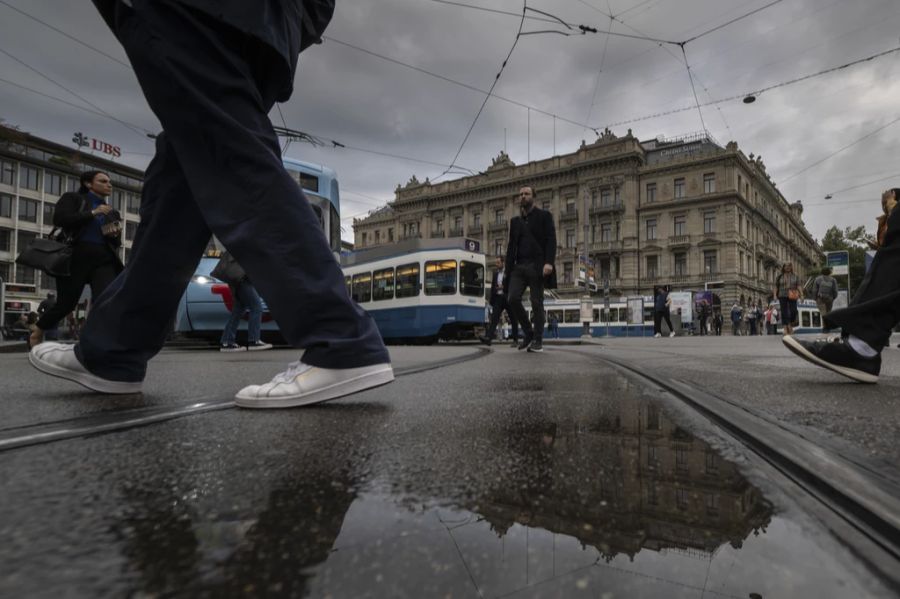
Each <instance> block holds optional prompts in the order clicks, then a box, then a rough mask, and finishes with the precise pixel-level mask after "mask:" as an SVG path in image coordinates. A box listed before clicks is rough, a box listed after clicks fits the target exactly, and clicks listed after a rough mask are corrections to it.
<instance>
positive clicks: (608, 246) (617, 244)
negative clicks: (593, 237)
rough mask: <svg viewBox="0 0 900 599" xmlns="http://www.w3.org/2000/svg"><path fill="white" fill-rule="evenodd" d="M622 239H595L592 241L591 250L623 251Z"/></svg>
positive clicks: (607, 252)
mask: <svg viewBox="0 0 900 599" xmlns="http://www.w3.org/2000/svg"><path fill="white" fill-rule="evenodd" d="M622 247H623V244H622V241H593V242H591V252H594V253H602V254H609V253H621V252H622Z"/></svg>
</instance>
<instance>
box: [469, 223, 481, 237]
mask: <svg viewBox="0 0 900 599" xmlns="http://www.w3.org/2000/svg"><path fill="white" fill-rule="evenodd" d="M466 231H467V233H468V234H469V235H481V233H482V231H484V227H483V226H482V225H469V228H468V229H466Z"/></svg>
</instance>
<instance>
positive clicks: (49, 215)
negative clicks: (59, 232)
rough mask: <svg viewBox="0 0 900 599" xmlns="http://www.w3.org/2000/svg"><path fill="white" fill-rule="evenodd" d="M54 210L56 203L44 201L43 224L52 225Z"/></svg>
mask: <svg viewBox="0 0 900 599" xmlns="http://www.w3.org/2000/svg"><path fill="white" fill-rule="evenodd" d="M55 211H56V204H52V203H50V202H44V220H43V223H44V226H45V227H52V226H53V213H54V212H55Z"/></svg>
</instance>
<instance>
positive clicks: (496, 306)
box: [480, 256, 519, 347]
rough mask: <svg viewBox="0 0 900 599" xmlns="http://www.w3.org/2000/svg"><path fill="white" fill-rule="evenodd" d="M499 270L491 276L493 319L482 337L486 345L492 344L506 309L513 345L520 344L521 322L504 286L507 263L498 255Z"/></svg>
mask: <svg viewBox="0 0 900 599" xmlns="http://www.w3.org/2000/svg"><path fill="white" fill-rule="evenodd" d="M496 264H497V270H495V271H494V275H493V276H492V277H491V297H490V300H489V301H490V304H491V321H490V323H489V324H488V328H487V331H486V332H485V335H484V337H480V339H481V342H482V343H484V344H485V345H490V344H491V341H493V339H494V335H495V334H496V332H497V323H499V322H500V315H501V313H502V312H503V311H504V310H505V311H506V315H507V317H509V322H510V325H511V326H512V346H513V347H518V346H519V323H518V322H517V321H516V317H515V315H513V313H512V309H511V308H510V306H509V302H508V301H506V293H505V292H504V291H503V287H504V279H506V263H505V261H504V259H503V256H497V262H496Z"/></svg>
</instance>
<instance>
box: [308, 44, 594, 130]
mask: <svg viewBox="0 0 900 599" xmlns="http://www.w3.org/2000/svg"><path fill="white" fill-rule="evenodd" d="M322 39H323V40H325V41H326V42H333V43H335V44H340V45H342V46H346V47H348V48H351V49H353V50H356V51H358V52H362V53H364V54H368V55H369V56H373V57H375V58H379V59H381V60H384V61H387V62H390V63H393V64H395V65H398V66H401V67H406V68H407V69H412V70H413V71H417V72H419V73H423V74H425V75H428V76H430V77H434V78H435V79H440V80H441V81H446V82H447V83H452V84H453V85H458V86H460V87H463V88H465V89H468V90H471V91H474V92H478V93H479V94H488V93H489V92H488V91H487V90H485V89H481V88H480V87H475V86H474V85H469V84H468V83H463V82H462V81H457V80H456V79H451V78H450V77H445V76H443V75H439V74H437V73H433V72H432V71H428V70H426V69H423V68H421V67H417V66H415V65H411V64H409V63H406V62H403V61H401V60H397V59H396V58H391V57H390V56H385V55H384V54H379V53H377V52H373V51H372V50H367V49H366V48H361V47H360V46H356V45H354V44H351V43H349V42H345V41H342V40H339V39H336V38H333V37H329V36H327V35H323V36H322ZM490 96H491V97H492V98H495V99H497V100H500V101H502V102H508V103H509V104H513V105H515V106H518V107H520V108H527V109H530V110H533V111H535V112H537V113H539V114H543V115H544V116H549V117H555V118H557V119H559V120H561V121H563V122H566V123H569V124H570V125H575V126H576V127H580V128H582V129H591V127H590V126H588V125H586V124H584V123H580V122H578V121H575V120H572V119H569V118H566V117H564V116H560V115H558V114H554V113H552V112H548V111H546V110H541V109H540V108H536V107H534V106H530V105H528V104H525V103H524V102H519V101H518V100H512V99H510V98H504V97H503V96H498V95H497V94H490Z"/></svg>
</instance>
